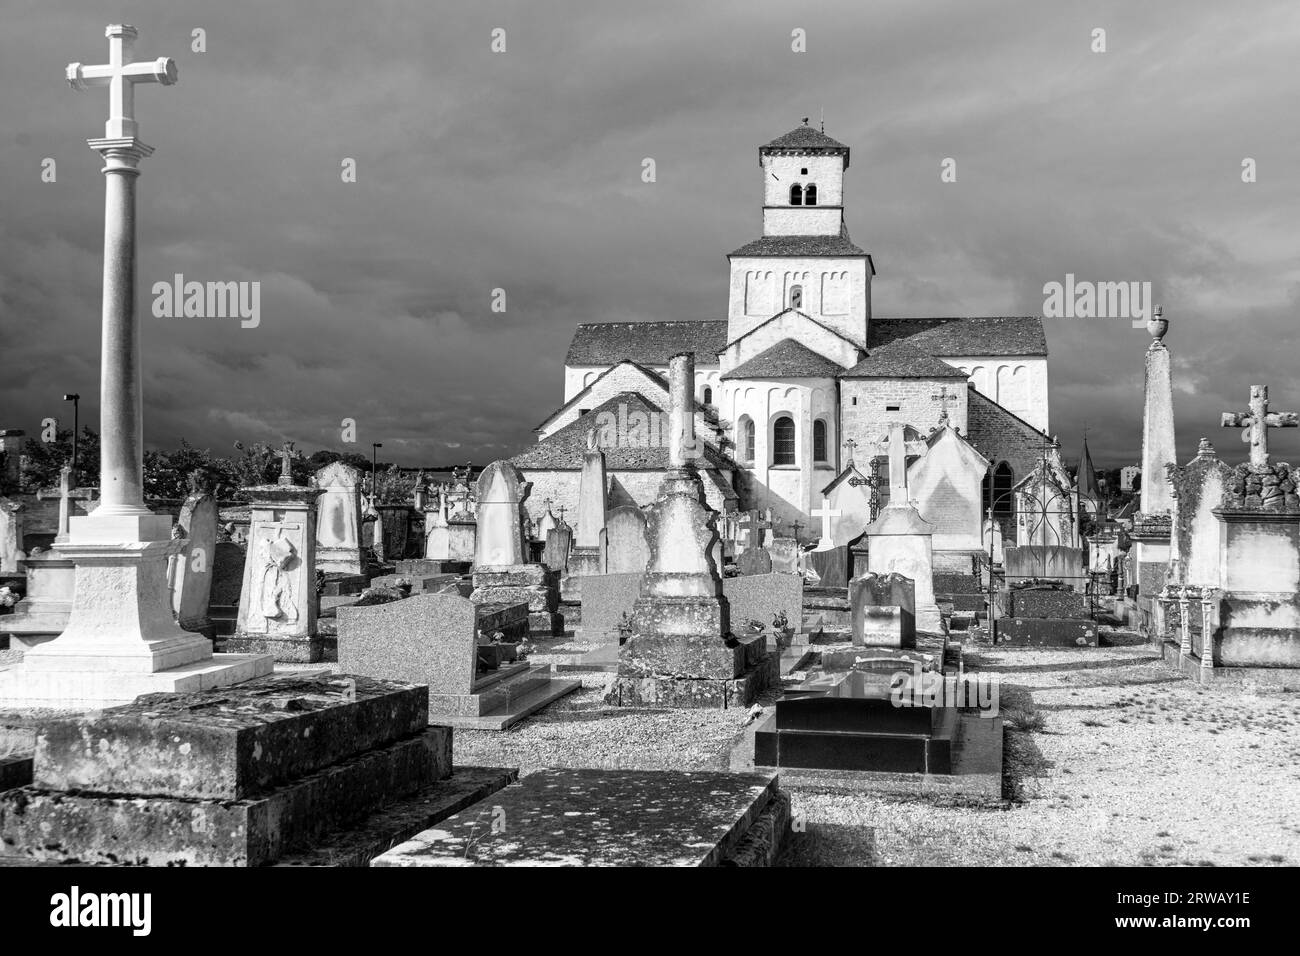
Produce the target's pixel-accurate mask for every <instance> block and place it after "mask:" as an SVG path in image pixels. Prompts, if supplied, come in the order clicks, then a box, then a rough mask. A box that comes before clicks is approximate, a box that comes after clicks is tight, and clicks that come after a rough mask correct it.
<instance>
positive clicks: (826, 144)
mask: <svg viewBox="0 0 1300 956" xmlns="http://www.w3.org/2000/svg"><path fill="white" fill-rule="evenodd" d="M777 152H784V153H840V154H843V156H844V168H845V169H847V168H848V166H849V148H848V147H847V146H845V145H844V144H843V143H841V142H840V141H839V140H835V139H831V137H829V136H827V135H826V134H825V133H823V132H822V131H821V130H819V129H813V128H812V127H811V126H809V125H808V121H807V120H806V119H805V120H804V122H803V125H802V126H796V127H795V128H794V129H792V130H790V132H788V133H786V134H785V135H784V136H778V137H777V138H776V139H774V140H772V142H770V143H765V144H764V145H762V146H760V147H759V148H758V154H759V156H760V157H761V156H763V155H765V154H767V153H777Z"/></svg>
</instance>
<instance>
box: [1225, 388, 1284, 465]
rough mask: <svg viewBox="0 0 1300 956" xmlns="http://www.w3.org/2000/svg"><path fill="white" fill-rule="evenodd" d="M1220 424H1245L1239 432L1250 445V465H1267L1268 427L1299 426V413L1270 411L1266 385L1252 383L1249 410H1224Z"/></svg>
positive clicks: (1226, 425) (1237, 425)
mask: <svg viewBox="0 0 1300 956" xmlns="http://www.w3.org/2000/svg"><path fill="white" fill-rule="evenodd" d="M1220 424H1221V425H1222V427H1224V428H1240V427H1241V426H1243V425H1244V426H1246V427H1245V429H1244V430H1243V431H1242V433H1241V440H1242V441H1244V442H1246V443H1247V444H1248V445H1250V463H1251V464H1252V465H1267V464H1268V430H1269V429H1270V428H1296V427H1298V426H1300V415H1298V414H1297V413H1296V412H1270V411H1269V410H1268V386H1267V385H1252V386H1251V387H1250V411H1249V412H1224V413H1223V418H1222V419H1221V421H1220Z"/></svg>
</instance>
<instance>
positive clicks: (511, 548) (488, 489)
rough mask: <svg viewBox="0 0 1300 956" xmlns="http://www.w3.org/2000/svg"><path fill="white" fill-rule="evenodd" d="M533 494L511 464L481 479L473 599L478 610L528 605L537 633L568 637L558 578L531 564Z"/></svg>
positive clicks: (488, 470) (489, 470) (501, 464)
mask: <svg viewBox="0 0 1300 956" xmlns="http://www.w3.org/2000/svg"><path fill="white" fill-rule="evenodd" d="M531 488H532V484H531V482H527V481H525V480H524V476H523V474H522V473H521V472H520V471H519V469H518V468H516V467H515V466H514V465H513V464H511V463H510V462H508V461H494V462H492V464H490V465H488V466H487V467H486V468H484V469H483V472H482V474H480V475H479V478H478V545H477V549H476V555H475V561H474V571H473V582H474V591H473V593H472V594H471V595H470V599H471V600H472V601H474V602H475V603H478V604H501V603H516V602H519V601H523V602H525V603H527V604H528V619H529V626H530V627H531V628H532V629H533V633H535V634H538V635H541V634H546V635H549V636H554V635H559V634H563V633H564V619H563V618H562V617H561V616H560V615H559V613H558V610H559V603H560V594H559V583H558V580H557V578H558V575H557V574H556V573H555V572H553V571H550V570H548V569H547V568H546V566H544V565H541V564H529V563H527V561H526V558H527V544H526V539H525V537H524V510H523V505H524V502H525V501H526V500H527V498H528V492H529V490H530V489H531Z"/></svg>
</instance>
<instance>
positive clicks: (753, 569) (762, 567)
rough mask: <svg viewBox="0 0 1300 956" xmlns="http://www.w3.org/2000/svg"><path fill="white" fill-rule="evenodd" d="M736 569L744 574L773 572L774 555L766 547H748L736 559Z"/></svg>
mask: <svg viewBox="0 0 1300 956" xmlns="http://www.w3.org/2000/svg"><path fill="white" fill-rule="evenodd" d="M736 570H737V571H739V572H740V574H741V575H742V576H749V575H756V574H763V575H766V574H771V573H772V555H771V554H769V553H768V551H767V549H766V548H761V547H752V546H751V547H748V548H746V549H745V550H744V551H742V552H741V553H740V557H738V558H737V559H736Z"/></svg>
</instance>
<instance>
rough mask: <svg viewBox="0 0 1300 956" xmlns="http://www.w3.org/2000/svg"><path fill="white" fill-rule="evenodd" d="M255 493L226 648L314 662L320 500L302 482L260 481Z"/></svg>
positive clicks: (317, 654) (319, 650) (317, 652)
mask: <svg viewBox="0 0 1300 956" xmlns="http://www.w3.org/2000/svg"><path fill="white" fill-rule="evenodd" d="M247 490H248V491H249V492H251V494H252V498H253V501H252V506H251V510H252V522H251V524H250V527H249V532H248V557H247V560H246V561H245V562H244V581H243V586H242V588H241V589H240V592H239V619H238V622H237V623H236V626H235V633H234V636H233V637H231V638H230V639H229V640H228V641H227V642H226V648H227V649H228V650H231V651H235V652H253V653H266V654H271V655H273V656H274V658H275V659H276V660H277V661H286V662H292V663H314V662H316V661H319V660H321V658H322V656H323V647H324V644H323V641H322V639H321V637H320V636H319V635H318V634H317V633H316V613H317V606H318V605H317V597H316V580H315V562H316V499H317V498H318V497H320V495H321V491H320V489H317V488H304V487H302V486H299V485H261V486H257V487H254V488H249V489H247Z"/></svg>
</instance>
